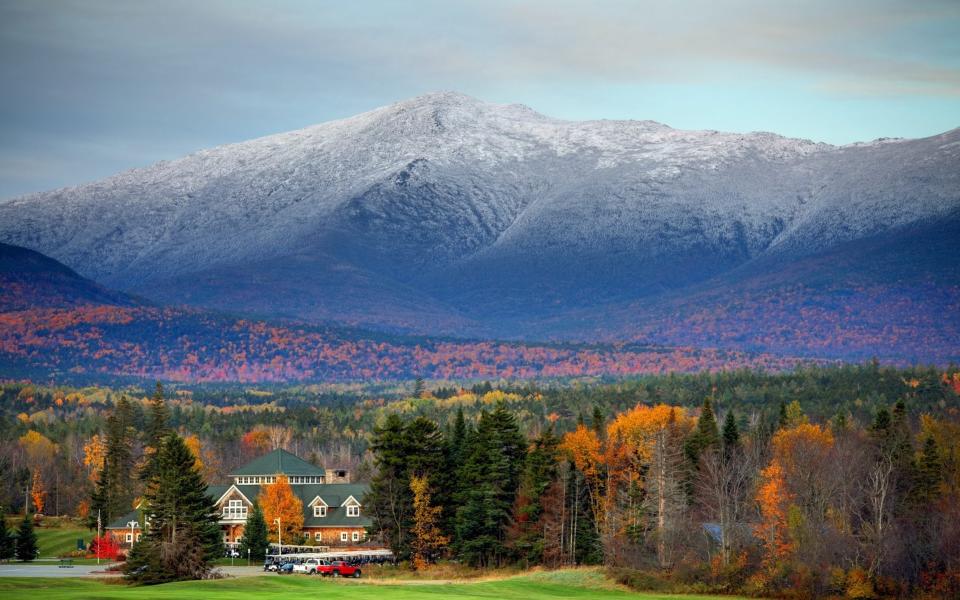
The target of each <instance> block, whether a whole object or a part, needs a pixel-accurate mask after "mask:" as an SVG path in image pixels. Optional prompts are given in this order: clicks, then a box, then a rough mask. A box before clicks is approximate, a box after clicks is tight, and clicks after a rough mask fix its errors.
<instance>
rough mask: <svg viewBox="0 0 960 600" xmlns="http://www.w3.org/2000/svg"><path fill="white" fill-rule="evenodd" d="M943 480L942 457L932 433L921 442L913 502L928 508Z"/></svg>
mask: <svg viewBox="0 0 960 600" xmlns="http://www.w3.org/2000/svg"><path fill="white" fill-rule="evenodd" d="M942 482H943V459H942V458H941V456H940V448H939V447H938V446H937V441H936V440H935V439H934V437H933V436H932V435H930V436H927V439H926V440H925V441H924V442H923V449H922V451H921V453H920V460H919V464H918V465H917V473H916V485H915V487H914V494H913V496H914V502H915V503H916V504H917V505H918V506H919V507H921V509H922V508H929V507H930V505H931V504H933V502H934V501H935V500H936V499H937V498H938V497H939V495H940V484H941V483H942Z"/></svg>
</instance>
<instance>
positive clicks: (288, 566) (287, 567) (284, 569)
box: [277, 562, 296, 575]
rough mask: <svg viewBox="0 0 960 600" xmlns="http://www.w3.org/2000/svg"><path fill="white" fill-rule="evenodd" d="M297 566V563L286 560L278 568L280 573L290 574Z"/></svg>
mask: <svg viewBox="0 0 960 600" xmlns="http://www.w3.org/2000/svg"><path fill="white" fill-rule="evenodd" d="M295 566H296V565H294V564H293V563H291V562H285V563H283V564H282V565H280V567H279V568H278V569H277V573H278V574H280V575H290V574H291V573H293V568H294V567H295Z"/></svg>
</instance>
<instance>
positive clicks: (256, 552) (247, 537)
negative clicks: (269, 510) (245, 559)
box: [240, 502, 270, 561]
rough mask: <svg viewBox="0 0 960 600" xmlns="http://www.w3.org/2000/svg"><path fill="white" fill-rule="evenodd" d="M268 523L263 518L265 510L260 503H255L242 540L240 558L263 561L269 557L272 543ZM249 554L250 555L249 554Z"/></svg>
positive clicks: (244, 528)
mask: <svg viewBox="0 0 960 600" xmlns="http://www.w3.org/2000/svg"><path fill="white" fill-rule="evenodd" d="M268 535H269V534H268V532H267V522H266V521H265V520H264V518H263V509H261V508H260V504H259V503H258V502H254V503H253V511H252V512H251V513H250V516H249V517H247V523H246V525H244V527H243V538H241V540H240V556H249V557H250V558H251V559H252V560H255V561H262V560H263V559H264V558H265V557H266V556H267V549H268V548H269V545H270V542H269V540H268V539H267V538H268ZM248 552H249V553H248Z"/></svg>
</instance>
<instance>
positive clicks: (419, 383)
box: [413, 377, 427, 398]
mask: <svg viewBox="0 0 960 600" xmlns="http://www.w3.org/2000/svg"><path fill="white" fill-rule="evenodd" d="M426 388H427V386H426V384H425V383H424V381H423V377H417V379H416V381H414V382H413V397H414V398H419V397H420V396H422V395H423V392H424V390H426Z"/></svg>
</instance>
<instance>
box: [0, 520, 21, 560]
mask: <svg viewBox="0 0 960 600" xmlns="http://www.w3.org/2000/svg"><path fill="white" fill-rule="evenodd" d="M16 554H17V540H16V538H14V537H13V535H12V534H11V533H10V530H9V529H8V528H7V518H6V515H4V514H3V513H2V512H0V561H9V560H10V559H11V558H13V557H14V556H16Z"/></svg>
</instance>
